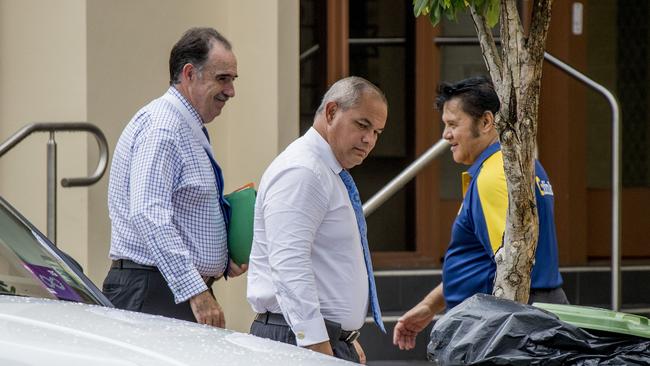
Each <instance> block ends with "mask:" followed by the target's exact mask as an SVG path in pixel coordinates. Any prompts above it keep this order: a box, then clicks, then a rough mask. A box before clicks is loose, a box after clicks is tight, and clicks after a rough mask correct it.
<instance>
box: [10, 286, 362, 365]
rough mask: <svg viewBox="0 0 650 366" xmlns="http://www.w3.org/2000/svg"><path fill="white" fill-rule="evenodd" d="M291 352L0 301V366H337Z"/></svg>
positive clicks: (170, 326)
mask: <svg viewBox="0 0 650 366" xmlns="http://www.w3.org/2000/svg"><path fill="white" fill-rule="evenodd" d="M344 364H350V363H348V362H345V361H341V360H338V359H335V358H333V357H328V356H324V355H321V354H319V353H316V352H312V351H309V350H305V349H301V348H298V347H295V346H291V345H287V344H283V343H279V342H274V341H270V340H267V339H262V338H258V337H254V336H251V335H248V334H242V333H236V332H232V331H229V330H223V329H217V328H213V327H209V326H206V325H199V324H194V323H190V322H185V321H181V320H175V319H169V318H165V317H161V316H153V315H148V314H140V313H135V312H130V311H123V310H117V309H110V308H106V307H102V306H92V305H85V304H79V303H73V302H64V301H54V300H45V299H35V298H26V297H16V296H4V295H0V365H20V366H23V365H25V366H27V365H30V366H31V365H65V366H74V365H97V366H104V365H112V366H113V365H114V366H135V365H139V366H140V365H141V366H145V365H146V366H148V365H151V366H153V365H156V366H168V365H169V366H171V365H177V366H180V365H183V366H185V365H201V366H206V365H228V366H237V365H344Z"/></svg>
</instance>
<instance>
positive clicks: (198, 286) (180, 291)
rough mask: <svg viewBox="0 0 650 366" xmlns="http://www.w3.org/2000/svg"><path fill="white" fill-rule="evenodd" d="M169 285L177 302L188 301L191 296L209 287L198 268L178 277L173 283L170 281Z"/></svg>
mask: <svg viewBox="0 0 650 366" xmlns="http://www.w3.org/2000/svg"><path fill="white" fill-rule="evenodd" d="M169 287H170V289H171V290H172V292H173V293H174V301H175V302H176V303H177V304H180V303H182V302H184V301H187V300H189V298H190V297H192V296H194V295H198V294H200V293H201V292H203V291H206V290H207V289H208V286H206V284H205V281H203V277H201V275H200V274H199V272H198V271H196V270H193V271H190V272H188V273H186V274H185V275H183V276H181V277H178V278H176V281H174V283H173V284H172V283H170V284H169Z"/></svg>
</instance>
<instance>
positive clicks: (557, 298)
mask: <svg viewBox="0 0 650 366" xmlns="http://www.w3.org/2000/svg"><path fill="white" fill-rule="evenodd" d="M534 302H546V303H549V304H567V305H568V304H569V300H568V299H567V297H566V294H565V293H564V290H562V287H558V288H552V289H534V288H533V289H530V296H529V297H528V304H529V305H530V304H532V303H534Z"/></svg>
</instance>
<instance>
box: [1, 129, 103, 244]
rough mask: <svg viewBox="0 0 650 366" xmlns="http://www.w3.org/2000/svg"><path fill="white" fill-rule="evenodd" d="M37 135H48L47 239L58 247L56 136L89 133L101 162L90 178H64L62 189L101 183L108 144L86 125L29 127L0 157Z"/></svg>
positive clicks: (5, 146) (15, 136) (13, 138)
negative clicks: (46, 133)
mask: <svg viewBox="0 0 650 366" xmlns="http://www.w3.org/2000/svg"><path fill="white" fill-rule="evenodd" d="M34 132H49V134H50V138H49V140H48V141H47V237H48V238H49V239H50V240H51V241H52V243H55V244H56V141H55V139H54V134H55V132H88V133H90V134H92V135H93V136H95V140H97V145H98V147H99V161H98V162H97V168H96V169H95V172H94V173H93V174H92V175H90V176H88V177H81V178H63V179H62V180H61V185H62V186H63V187H83V186H89V185H92V184H94V183H96V182H97V181H99V180H100V179H101V178H102V176H103V175H104V173H105V172H106V167H107V166H108V142H107V141H106V136H104V133H103V132H102V130H100V129H99V127H97V126H95V125H93V124H91V123H86V122H55V123H30V124H28V125H26V126H25V127H23V128H21V129H20V130H18V131H17V132H16V133H14V134H13V135H11V136H10V137H9V138H8V139H7V140H6V141H5V142H3V143H2V144H0V157H2V156H3V155H4V154H5V153H7V152H8V151H9V150H11V149H12V148H13V147H14V146H16V145H18V144H19V143H20V142H21V141H22V140H24V139H25V138H26V137H27V136H29V135H31V134H32V133H34Z"/></svg>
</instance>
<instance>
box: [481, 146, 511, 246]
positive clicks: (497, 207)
mask: <svg viewBox="0 0 650 366" xmlns="http://www.w3.org/2000/svg"><path fill="white" fill-rule="evenodd" d="M476 186H477V189H478V196H479V199H480V201H481V208H482V209H483V215H484V217H485V224H486V226H487V229H488V235H489V237H490V246H491V247H492V250H493V251H494V252H496V251H497V249H499V247H500V246H501V243H502V241H503V232H504V231H505V227H506V214H507V210H508V188H507V186H506V176H505V172H504V170H503V154H502V153H501V151H498V152H496V153H494V154H493V155H492V156H490V157H489V158H488V159H487V160H485V162H484V163H483V166H482V167H481V172H480V173H479V175H478V181H477V182H476Z"/></svg>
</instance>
